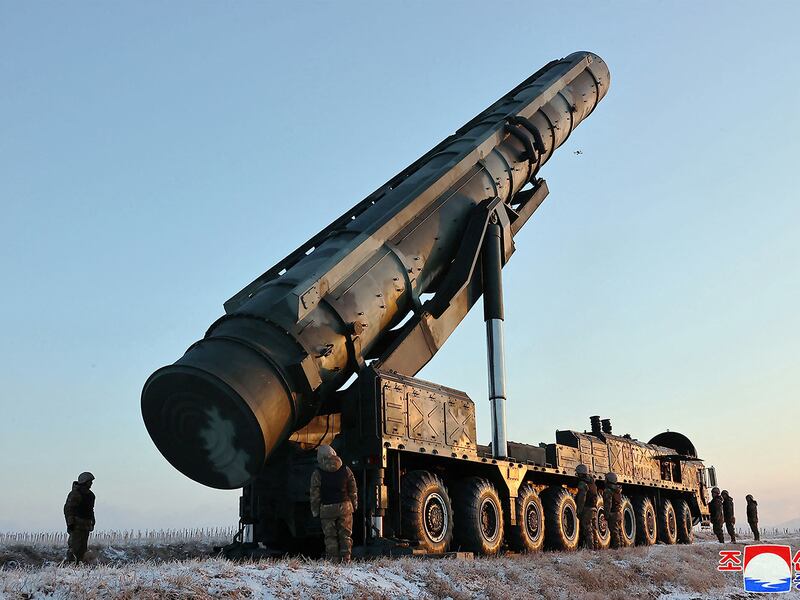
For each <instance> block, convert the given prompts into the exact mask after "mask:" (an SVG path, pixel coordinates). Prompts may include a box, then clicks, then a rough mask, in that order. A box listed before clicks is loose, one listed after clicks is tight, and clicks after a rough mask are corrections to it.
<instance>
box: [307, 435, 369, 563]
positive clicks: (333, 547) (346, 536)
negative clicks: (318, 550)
mask: <svg viewBox="0 0 800 600" xmlns="http://www.w3.org/2000/svg"><path fill="white" fill-rule="evenodd" d="M317 463H319V468H317V469H314V473H313V474H312V475H311V514H312V515H313V516H315V517H317V516H319V518H320V521H321V523H322V533H323V534H324V535H325V554H326V556H327V557H328V559H329V560H334V561H339V562H345V563H347V562H350V554H351V552H352V550H353V538H352V535H353V512H355V510H356V509H357V508H358V489H357V488H356V478H355V477H354V476H353V472H352V471H351V470H350V467H348V466H347V465H345V464H343V463H342V459H341V458H339V457H338V456H337V455H336V451H335V450H334V449H333V448H331V447H330V446H320V447H319V448H318V449H317Z"/></svg>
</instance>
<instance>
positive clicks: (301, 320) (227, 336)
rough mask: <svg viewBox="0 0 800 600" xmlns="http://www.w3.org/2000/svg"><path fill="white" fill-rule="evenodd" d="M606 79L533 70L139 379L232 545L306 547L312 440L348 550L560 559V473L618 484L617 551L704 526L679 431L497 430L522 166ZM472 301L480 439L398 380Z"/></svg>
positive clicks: (408, 381) (435, 400) (564, 480)
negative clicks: (481, 371) (484, 379)
mask: <svg viewBox="0 0 800 600" xmlns="http://www.w3.org/2000/svg"><path fill="white" fill-rule="evenodd" d="M609 83H610V75H609V71H608V67H607V66H606V64H605V63H604V62H603V61H602V59H600V58H599V57H598V56H596V55H594V54H591V53H588V52H577V53H574V54H571V55H569V56H567V57H566V58H563V59H561V60H556V61H553V62H551V63H549V64H547V65H546V66H545V67H543V68H542V69H541V70H539V71H537V72H536V73H534V74H533V75H532V76H531V77H529V78H528V79H526V80H525V81H523V82H522V83H521V84H520V85H519V86H517V87H516V88H514V89H513V90H511V91H510V92H509V93H508V94H506V95H505V96H503V97H502V98H501V99H500V100H498V101H497V102H495V103H494V104H492V105H491V106H490V107H489V108H487V109H486V110H484V111H483V112H482V113H480V114H479V115H478V116H477V117H475V118H474V119H472V120H471V121H470V122H469V123H467V124H466V125H464V126H463V127H462V128H461V129H459V130H458V131H456V132H455V133H454V134H453V135H451V136H449V137H448V138H447V139H445V140H444V141H443V142H441V143H440V144H438V145H437V146H436V147H434V148H433V149H432V150H431V151H430V152H428V153H427V154H425V155H424V156H422V157H421V158H420V159H419V160H417V161H416V162H415V163H413V164H412V165H411V166H409V167H408V168H407V169H405V170H404V171H402V172H401V173H399V174H398V175H396V176H395V177H394V178H392V179H391V180H390V181H389V182H387V183H386V184H385V185H383V186H381V187H380V188H378V189H377V190H376V191H375V192H374V193H372V194H370V195H369V196H368V197H367V198H365V199H364V200H362V201H361V202H359V203H358V204H356V205H355V206H354V207H353V208H352V209H350V210H348V211H347V212H345V213H344V214H343V215H342V216H341V217H339V218H338V219H336V220H335V221H334V222H333V223H331V224H330V225H329V226H328V227H326V228H325V229H323V230H322V231H320V232H319V233H318V234H317V235H315V236H314V237H312V238H311V239H310V240H308V241H307V242H306V243H305V244H303V245H301V246H300V247H299V248H297V250H295V251H294V252H292V253H291V254H289V255H288V256H287V257H286V258H285V259H283V260H282V261H280V262H279V263H278V264H276V265H275V266H274V267H272V268H271V269H269V270H268V271H267V272H266V273H264V274H263V275H261V276H260V277H258V278H257V279H256V280H255V281H253V282H252V283H251V284H249V285H248V286H246V287H245V288H244V289H243V290H241V291H240V292H239V293H237V294H236V295H234V296H233V297H232V298H231V299H230V300H228V301H227V302H226V303H225V314H224V315H223V316H222V317H220V318H219V319H218V320H217V321H216V322H215V323H213V324H212V325H211V327H210V328H209V329H208V331H207V332H206V334H205V336H204V337H203V338H202V339H201V340H199V341H197V342H195V343H194V344H193V345H192V346H191V347H190V348H189V349H188V350H187V351H186V353H185V354H184V355H183V356H182V357H181V358H180V359H179V360H178V361H177V362H175V363H174V364H172V365H169V366H166V367H163V368H161V369H159V370H158V371H156V372H155V373H153V374H152V375H151V376H150V378H149V379H148V380H147V382H146V383H145V386H144V390H143V392H142V414H143V417H144V422H145V424H146V426H147V430H148V432H149V434H150V436H151V437H152V439H153V441H154V442H155V444H156V446H157V447H158V449H159V450H160V451H161V452H162V454H163V455H164V456H165V457H166V458H167V460H168V461H169V462H170V463H171V464H172V465H173V466H174V467H175V468H176V469H178V470H179V471H181V472H182V473H184V474H185V475H186V476H188V477H190V478H192V479H194V480H195V481H198V482H200V483H203V484H205V485H208V486H211V487H215V488H220V489H233V488H243V493H242V497H241V500H240V518H241V525H242V527H241V530H240V534H239V536H237V537H238V542H240V544H241V546H240V547H244V548H249V549H251V550H254V551H255V550H256V549H259V548H261V549H263V548H265V547H269V548H271V549H284V550H295V551H305V552H310V551H313V549H314V548H315V547H318V546H319V545H320V542H321V531H320V524H319V521H318V520H316V519H313V518H312V516H311V512H310V509H309V481H310V476H311V472H312V470H313V469H314V468H315V466H316V464H315V455H316V453H315V449H316V447H318V446H319V445H320V444H323V443H329V444H331V445H333V446H334V448H336V450H337V452H338V453H339V454H340V455H341V456H342V457H343V459H344V460H345V461H346V462H347V463H349V464H350V465H351V466H352V468H353V471H354V473H355V475H356V478H357V480H358V485H359V496H360V498H361V502H360V507H359V509H358V512H357V513H356V515H355V520H354V523H355V531H354V537H355V539H356V542H357V543H358V544H360V545H361V547H362V549H363V550H365V551H370V550H373V551H387V550H388V551H392V549H396V548H406V549H408V551H411V550H413V551H416V552H429V553H441V552H445V551H447V550H448V549H453V550H456V549H461V550H469V551H473V552H477V553H482V554H487V555H488V554H495V553H497V552H499V551H500V550H501V549H503V548H504V547H509V548H513V549H517V550H527V551H536V550H539V549H541V548H542V547H543V545H547V546H549V547H552V548H559V549H564V550H571V549H574V548H575V547H576V546H577V542H578V518H577V515H576V510H575V501H574V500H573V493H574V491H575V484H576V478H575V476H574V470H575V466H576V465H577V464H579V463H584V464H586V465H587V466H588V467H589V469H590V471H591V472H592V473H593V474H594V475H595V476H597V477H598V478H602V477H603V476H604V474H605V473H606V472H608V471H614V472H616V473H617V474H618V476H619V480H620V482H621V483H622V486H623V490H624V493H625V500H624V502H625V507H624V511H623V515H624V516H623V529H624V536H623V537H624V539H625V543H628V544H633V543H642V544H651V543H654V542H655V541H656V540H657V539H660V540H661V541H663V542H666V543H674V542H676V541H681V542H690V541H691V539H692V524H695V523H698V522H700V521H707V519H708V506H707V500H708V498H707V487H708V485H709V483H708V482H707V477H711V478H712V479H713V478H714V474H713V470H711V469H708V470H707V469H704V467H703V464H702V462H701V461H700V460H699V459H698V457H697V454H696V452H695V449H694V446H693V445H692V443H691V442H690V441H689V440H688V439H687V438H686V437H685V436H683V435H681V434H679V433H675V432H666V433H662V434H660V435H657V436H656V437H655V438H653V439H652V440H650V442H649V443H647V444H644V443H642V442H639V441H637V440H634V439H631V438H630V436H622V437H620V436H616V435H614V434H612V433H611V426H610V422H608V421H605V422H601V421H600V419H599V418H593V420H592V427H591V431H590V432H588V433H580V432H577V431H557V432H556V439H555V443H553V444H539V445H529V444H521V443H514V442H510V441H508V440H507V439H506V433H505V412H506V406H505V404H506V385H505V367H504V358H503V292H502V267H503V265H505V264H506V263H507V262H508V260H509V259H510V258H511V255H512V254H513V252H514V238H515V237H516V235H517V234H518V233H519V231H520V229H522V227H523V225H525V223H527V222H528V220H529V219H530V217H531V215H532V214H533V213H534V211H535V210H536V209H537V207H538V206H539V205H540V204H541V203H542V201H543V200H544V198H545V197H546V196H547V193H548V190H547V185H546V184H545V182H544V180H542V179H540V178H538V177H537V173H538V171H539V169H540V168H541V167H542V165H544V164H545V163H546V162H547V161H548V160H549V159H550V157H551V156H552V155H553V153H554V152H555V150H556V148H558V147H559V146H560V145H561V144H563V143H564V141H565V140H566V139H567V138H568V137H569V135H570V134H571V133H572V131H573V130H574V129H575V128H576V127H577V126H578V125H579V124H580V123H581V122H582V121H583V120H584V119H585V118H586V117H588V116H589V115H590V114H591V113H592V111H594V109H595V108H596V107H597V105H598V103H599V102H600V100H602V99H603V97H604V96H605V95H606V92H607V91H608V88H609ZM481 296H483V310H484V319H485V321H486V335H487V346H488V371H489V399H490V402H491V409H492V410H491V413H492V443H491V446H487V447H484V446H480V445H478V443H477V436H476V424H475V407H474V404H473V402H472V400H471V399H470V398H469V397H468V396H467V395H466V394H464V393H463V392H459V391H457V390H454V389H450V388H447V387H443V386H441V385H437V384H433V383H429V382H426V381H421V380H418V379H415V378H414V375H416V374H417V373H418V372H419V370H420V369H421V368H422V367H423V366H424V365H425V364H426V363H427V362H428V361H430V360H431V358H433V356H434V355H435V354H436V353H437V351H438V350H439V349H440V348H441V347H442V345H443V344H444V343H445V341H446V340H447V338H448V336H449V335H450V334H451V333H452V332H453V330H454V329H455V328H456V327H457V326H458V324H459V323H460V322H461V321H462V320H463V319H464V317H465V316H466V315H467V313H468V311H469V310H470V308H471V307H472V306H473V305H474V304H475V303H476V302H477V300H478V299H479V298H480V297H481ZM423 297H426V298H428V299H427V300H425V301H424V302H423V301H422V298H423ZM353 374H356V375H357V378H356V379H355V381H354V382H353V383H352V384H351V385H349V387H345V386H344V384H345V383H346V382H347V381H348V379H350V378H351V376H352V375H353ZM512 410H513V409H512ZM713 483H714V482H713V481H712V482H711V484H712V485H713ZM598 514H599V517H598V520H599V523H598V530H599V531H600V537H601V543H602V544H607V543H608V529H607V527H606V526H605V518H604V515H603V511H602V507H600V510H599V511H598Z"/></svg>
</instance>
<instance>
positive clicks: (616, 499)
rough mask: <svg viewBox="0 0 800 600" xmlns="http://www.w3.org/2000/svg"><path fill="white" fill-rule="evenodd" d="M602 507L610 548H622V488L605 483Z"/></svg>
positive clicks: (615, 484) (616, 484) (618, 485)
mask: <svg viewBox="0 0 800 600" xmlns="http://www.w3.org/2000/svg"><path fill="white" fill-rule="evenodd" d="M603 507H604V508H605V511H606V522H607V523H608V529H609V531H610V532H611V547H612V548H620V547H621V546H622V486H621V485H620V484H618V483H611V482H609V481H606V489H605V490H604V491H603Z"/></svg>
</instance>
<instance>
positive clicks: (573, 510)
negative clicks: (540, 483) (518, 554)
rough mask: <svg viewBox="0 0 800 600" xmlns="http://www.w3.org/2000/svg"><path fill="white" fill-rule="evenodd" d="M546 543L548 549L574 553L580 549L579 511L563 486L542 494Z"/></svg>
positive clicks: (549, 489)
mask: <svg viewBox="0 0 800 600" xmlns="http://www.w3.org/2000/svg"><path fill="white" fill-rule="evenodd" d="M542 505H543V506H544V541H545V543H546V544H547V547H548V548H552V549H554V550H568V551H572V550H575V549H576V548H577V547H578V509H577V507H576V506H575V498H573V497H572V494H570V493H569V492H568V491H567V490H566V489H564V488H562V487H561V486H554V487H550V488H548V489H547V490H546V491H545V493H544V494H542Z"/></svg>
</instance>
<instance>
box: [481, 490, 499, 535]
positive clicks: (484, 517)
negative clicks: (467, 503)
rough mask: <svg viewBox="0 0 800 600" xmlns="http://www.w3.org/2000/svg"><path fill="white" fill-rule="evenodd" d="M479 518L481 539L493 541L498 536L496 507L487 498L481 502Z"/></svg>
mask: <svg viewBox="0 0 800 600" xmlns="http://www.w3.org/2000/svg"><path fill="white" fill-rule="evenodd" d="M480 517H481V531H482V532H483V537H484V538H485V539H487V540H489V541H494V540H495V539H496V538H497V534H498V518H497V507H496V506H495V505H494V502H492V501H491V500H490V499H488V498H487V499H485V500H484V501H483V502H481V513H480Z"/></svg>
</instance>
